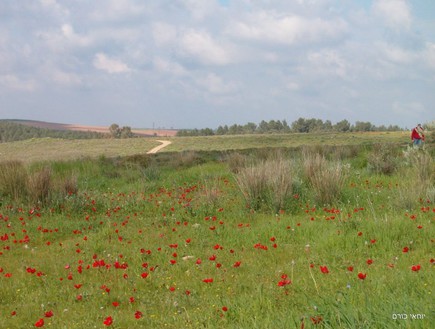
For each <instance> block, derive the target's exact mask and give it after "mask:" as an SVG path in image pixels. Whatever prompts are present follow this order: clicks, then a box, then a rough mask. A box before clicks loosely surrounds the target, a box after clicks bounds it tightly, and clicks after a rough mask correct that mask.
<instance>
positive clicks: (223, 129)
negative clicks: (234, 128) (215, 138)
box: [216, 125, 228, 135]
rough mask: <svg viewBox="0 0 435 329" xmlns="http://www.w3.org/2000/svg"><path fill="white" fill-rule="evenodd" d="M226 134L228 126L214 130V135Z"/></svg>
mask: <svg viewBox="0 0 435 329" xmlns="http://www.w3.org/2000/svg"><path fill="white" fill-rule="evenodd" d="M227 133H228V126H226V125H225V126H224V127H222V126H219V127H218V129H217V130H216V135H226V134H227Z"/></svg>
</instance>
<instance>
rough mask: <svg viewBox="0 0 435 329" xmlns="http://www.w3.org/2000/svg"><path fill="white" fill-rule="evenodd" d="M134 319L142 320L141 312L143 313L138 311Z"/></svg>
mask: <svg viewBox="0 0 435 329" xmlns="http://www.w3.org/2000/svg"><path fill="white" fill-rule="evenodd" d="M134 317H135V318H136V319H140V318H141V317H142V312H141V311H136V312H135V313H134Z"/></svg>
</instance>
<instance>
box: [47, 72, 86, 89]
mask: <svg viewBox="0 0 435 329" xmlns="http://www.w3.org/2000/svg"><path fill="white" fill-rule="evenodd" d="M51 78H52V79H53V81H54V82H56V83H59V84H62V85H65V86H76V85H81V84H82V82H83V81H82V78H81V77H80V76H79V75H78V74H75V73H67V72H63V71H61V70H58V69H55V70H53V72H51Z"/></svg>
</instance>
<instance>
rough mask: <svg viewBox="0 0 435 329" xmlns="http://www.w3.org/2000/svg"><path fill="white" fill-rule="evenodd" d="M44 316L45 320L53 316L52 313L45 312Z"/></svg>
mask: <svg viewBox="0 0 435 329" xmlns="http://www.w3.org/2000/svg"><path fill="white" fill-rule="evenodd" d="M44 316H45V317H46V318H51V317H52V316H53V311H51V310H50V311H48V312H45V314H44Z"/></svg>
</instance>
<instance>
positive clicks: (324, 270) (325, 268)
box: [320, 266, 329, 274]
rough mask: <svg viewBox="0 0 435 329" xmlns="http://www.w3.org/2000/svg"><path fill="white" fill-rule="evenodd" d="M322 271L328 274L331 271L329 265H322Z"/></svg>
mask: <svg viewBox="0 0 435 329" xmlns="http://www.w3.org/2000/svg"><path fill="white" fill-rule="evenodd" d="M320 271H321V272H322V273H323V274H328V273H329V270H328V267H327V266H320Z"/></svg>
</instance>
